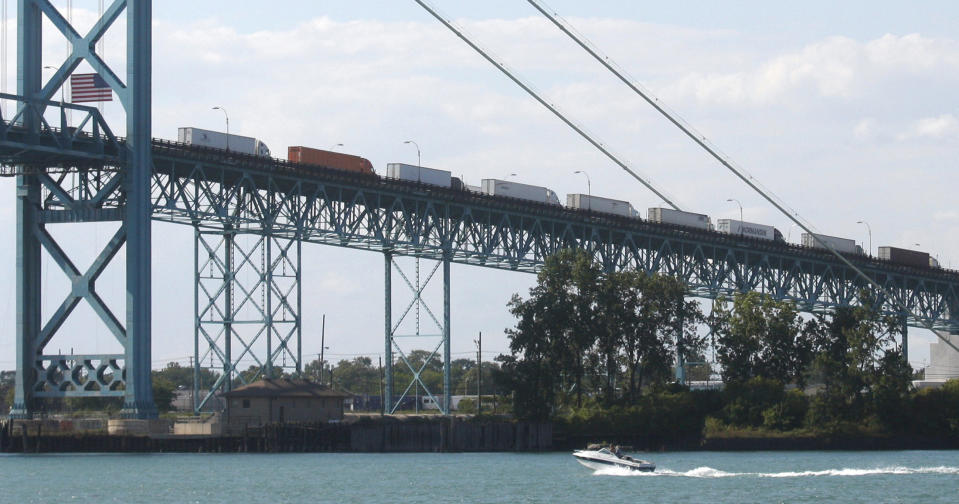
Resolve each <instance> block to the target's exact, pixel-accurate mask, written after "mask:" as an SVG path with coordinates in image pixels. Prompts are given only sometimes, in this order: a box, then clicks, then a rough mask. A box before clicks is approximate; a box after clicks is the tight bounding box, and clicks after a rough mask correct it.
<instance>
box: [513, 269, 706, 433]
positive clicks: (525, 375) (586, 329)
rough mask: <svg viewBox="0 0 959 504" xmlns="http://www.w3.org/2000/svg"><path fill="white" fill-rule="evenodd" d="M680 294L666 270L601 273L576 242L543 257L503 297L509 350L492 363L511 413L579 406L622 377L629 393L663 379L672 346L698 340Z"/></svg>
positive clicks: (692, 313) (689, 304)
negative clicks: (522, 293) (520, 291)
mask: <svg viewBox="0 0 959 504" xmlns="http://www.w3.org/2000/svg"><path fill="white" fill-rule="evenodd" d="M685 294H686V287H685V285H684V284H683V283H682V282H681V281H679V280H676V279H672V278H669V277H665V276H659V275H647V274H645V273H642V272H635V271H625V272H603V270H602V268H601V267H600V265H599V264H597V263H595V262H594V261H592V259H591V257H590V255H589V254H587V253H586V252H583V251H569V250H566V251H561V252H559V253H558V254H556V255H555V256H551V257H549V258H547V260H546V262H545V265H544V267H543V270H542V271H540V273H539V275H538V276H537V284H536V285H535V286H534V287H533V288H531V289H530V290H529V298H527V299H523V298H521V297H519V296H518V295H514V296H513V298H512V299H511V300H510V302H509V304H508V306H509V309H510V312H511V313H512V314H513V316H514V317H516V319H517V323H516V326H515V327H514V328H512V329H509V330H507V335H508V336H509V339H510V351H511V352H512V355H511V356H508V357H507V356H501V358H500V359H499V362H500V363H501V372H502V373H503V379H502V382H503V383H506V384H508V385H509V386H510V387H511V390H512V391H513V392H514V408H515V410H516V413H517V414H518V415H532V416H535V417H537V418H543V417H545V416H548V415H549V412H550V411H551V410H552V408H553V407H554V406H556V405H559V406H569V405H570V404H575V405H576V406H581V405H582V403H583V397H584V394H586V393H590V395H591V396H592V397H594V398H596V399H597V400H600V401H601V402H602V403H603V404H604V405H606V406H610V405H612V404H614V403H616V402H618V401H620V400H622V399H621V396H622V395H623V394H622V393H621V392H620V390H619V388H620V387H621V385H622V384H623V383H624V382H625V387H623V388H625V389H626V393H625V396H626V397H628V398H629V400H634V399H635V398H636V397H637V396H638V394H639V390H640V389H641V387H642V386H643V384H644V383H645V382H647V381H648V382H650V383H656V384H662V383H665V381H666V380H667V379H668V377H669V374H670V373H669V371H670V369H671V365H672V362H673V356H674V355H676V354H677V353H678V354H680V355H682V356H683V357H684V358H686V359H687V360H688V359H689V358H691V357H692V356H694V355H697V354H699V353H701V352H702V350H703V348H704V339H703V338H702V337H700V336H699V335H698V334H697V331H696V328H697V324H698V323H699V322H701V321H702V320H703V315H702V312H701V310H700V309H699V306H698V304H697V303H696V302H694V301H686V299H685ZM623 377H625V378H626V380H623V379H622V378H623Z"/></svg>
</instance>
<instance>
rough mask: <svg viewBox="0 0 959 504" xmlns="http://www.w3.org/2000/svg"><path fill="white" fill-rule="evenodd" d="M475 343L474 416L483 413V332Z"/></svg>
mask: <svg viewBox="0 0 959 504" xmlns="http://www.w3.org/2000/svg"><path fill="white" fill-rule="evenodd" d="M475 343H476V414H477V415H479V414H480V412H482V411H483V331H480V333H479V339H478V340H476V341H475Z"/></svg>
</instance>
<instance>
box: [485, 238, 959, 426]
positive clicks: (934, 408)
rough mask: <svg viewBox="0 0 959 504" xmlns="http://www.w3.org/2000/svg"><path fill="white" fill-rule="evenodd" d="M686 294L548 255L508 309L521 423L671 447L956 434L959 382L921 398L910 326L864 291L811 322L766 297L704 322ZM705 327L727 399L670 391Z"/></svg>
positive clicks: (666, 283) (504, 359)
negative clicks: (732, 436) (706, 441)
mask: <svg viewBox="0 0 959 504" xmlns="http://www.w3.org/2000/svg"><path fill="white" fill-rule="evenodd" d="M686 294H687V293H686V289H685V286H684V285H682V283H681V282H679V281H677V280H675V279H671V278H669V277H665V276H661V275H655V274H646V273H642V272H636V271H623V272H606V271H604V270H603V269H602V268H601V266H600V265H598V264H596V263H594V262H593V261H592V260H591V259H590V257H589V256H588V255H586V254H584V253H582V252H573V251H563V252H561V253H559V254H557V255H556V256H554V257H551V258H548V259H547V261H546V263H545V265H544V268H543V270H542V271H541V272H540V273H539V275H538V277H537V284H536V285H535V286H534V287H532V288H531V289H530V291H529V295H528V297H526V298H522V297H520V296H519V295H514V296H513V298H512V299H511V300H510V302H509V304H508V306H509V308H510V311H511V313H512V314H513V315H514V316H515V317H516V325H515V327H513V328H511V329H509V330H507V336H508V338H509V340H510V351H511V353H510V355H503V356H500V357H499V358H498V361H499V362H500V363H501V365H502V376H501V380H503V381H504V383H505V385H506V388H507V389H508V390H510V391H511V393H512V399H513V407H514V411H515V412H516V414H517V415H518V416H520V417H524V418H530V419H549V418H552V419H556V420H559V421H561V422H566V423H568V424H569V426H570V427H571V428H572V429H574V430H576V429H579V430H581V431H587V430H588V431H597V432H604V431H610V430H612V431H622V432H633V433H635V432H637V431H638V432H655V433H659V434H663V435H664V436H665V437H666V438H674V439H675V438H677V437H684V436H685V437H690V436H693V437H695V436H699V435H701V433H702V432H703V428H704V426H705V425H706V424H707V423H708V425H709V430H711V431H715V432H719V431H724V430H729V429H744V428H745V429H765V430H769V431H788V430H796V429H807V430H813V431H835V430H843V429H846V430H848V429H852V430H857V429H858V430H860V431H862V430H866V431H869V432H873V433H886V434H888V433H906V432H908V433H914V434H930V433H932V432H933V431H935V434H936V435H944V434H945V435H953V436H959V382H955V381H954V382H950V383H949V384H947V386H945V387H943V388H941V389H938V390H923V391H916V390H914V389H913V388H912V385H911V379H912V376H913V371H912V369H911V368H910V366H909V364H908V362H906V360H905V358H904V356H903V352H902V348H901V346H900V343H899V342H900V341H901V337H902V330H903V325H902V323H901V322H900V320H899V319H898V318H895V317H886V316H883V315H882V314H881V313H880V312H879V310H878V308H877V303H876V302H875V300H874V299H873V298H872V297H871V296H870V295H869V293H868V292H863V293H861V294H860V296H859V299H860V303H859V305H858V306H855V307H843V308H837V309H835V310H832V311H830V312H829V313H819V314H816V315H805V316H803V315H801V314H800V312H799V309H798V308H797V306H796V305H795V304H794V303H791V302H788V301H777V300H775V299H773V298H771V297H770V296H768V295H763V294H760V293H745V294H739V295H736V296H734V297H733V298H732V299H719V300H717V301H716V302H715V304H714V306H713V309H712V310H711V312H710V314H709V315H704V314H703V313H702V311H701V309H700V308H699V305H698V304H697V303H695V302H693V301H687V300H686ZM700 324H702V325H703V326H704V327H708V328H709V329H710V337H711V339H712V340H713V342H714V347H715V350H716V361H717V365H718V370H719V372H720V374H721V376H722V380H723V382H724V385H725V386H724V389H723V390H722V391H721V392H720V391H716V390H711V391H690V390H688V389H686V388H684V387H683V386H681V385H680V384H676V383H674V382H675V379H674V375H673V369H674V368H673V364H674V363H675V362H676V359H677V357H678V358H680V359H683V360H685V361H687V362H690V361H702V360H704V359H702V352H703V348H704V346H705V343H706V334H705V333H701V332H699V331H697V326H698V325H700ZM707 373H708V371H707ZM707 419H708V422H707ZM932 426H936V427H935V429H934V428H933V427H932ZM650 429H652V431H650Z"/></svg>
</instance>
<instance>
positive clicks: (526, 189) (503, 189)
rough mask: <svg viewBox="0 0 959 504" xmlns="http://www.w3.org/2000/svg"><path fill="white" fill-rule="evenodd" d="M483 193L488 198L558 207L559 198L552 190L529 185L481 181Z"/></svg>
mask: <svg viewBox="0 0 959 504" xmlns="http://www.w3.org/2000/svg"><path fill="white" fill-rule="evenodd" d="M481 187H482V188H483V192H484V193H486V194H489V195H490V196H505V197H507V198H517V199H523V200H528V201H538V202H540V203H549V204H550V205H560V202H559V198H558V197H557V196H556V193H555V192H553V190H552V189H549V188H547V187H541V186H534V185H529V184H521V183H519V182H514V181H512V180H499V179H483V180H482V186H481Z"/></svg>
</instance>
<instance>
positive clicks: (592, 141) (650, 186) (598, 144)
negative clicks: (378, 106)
mask: <svg viewBox="0 0 959 504" xmlns="http://www.w3.org/2000/svg"><path fill="white" fill-rule="evenodd" d="M414 1H415V2H416V3H418V4H419V5H420V7H422V8H423V9H425V10H426V11H427V12H429V13H430V14H431V15H432V16H433V17H435V18H436V19H437V20H438V21H439V22H440V23H442V24H443V26H445V27H446V28H448V29H449V30H450V31H452V32H453V33H454V34H455V35H456V36H457V37H459V38H460V39H461V40H462V41H463V42H465V43H466V44H467V45H468V46H470V47H471V48H473V50H475V51H476V52H478V53H479V54H480V56H482V57H483V58H485V59H486V61H489V62H490V63H492V64H493V66H495V67H496V68H497V69H499V70H500V71H501V72H503V74H505V75H506V76H507V77H509V78H510V80H512V81H513V82H514V83H515V84H516V85H517V86H519V87H521V88H522V89H523V91H526V92H527V93H529V95H530V96H532V97H533V98H534V99H536V101H538V102H539V103H540V104H541V105H543V106H544V107H546V108H547V109H548V110H549V111H550V112H552V113H553V114H554V115H556V117H558V118H559V119H560V120H561V121H563V122H564V123H566V125H567V126H569V127H570V128H572V129H573V131H575V132H576V133H579V135H580V136H582V137H583V138H584V139H586V141H587V142H589V143H590V144H592V145H593V147H596V148H597V149H599V151H600V152H602V153H603V154H605V155H606V157H608V158H609V159H610V160H612V161H613V162H614V163H616V164H617V165H619V167H620V168H622V169H623V170H625V171H626V173H628V174H630V175H631V176H632V177H633V178H634V179H636V180H638V181H639V182H640V183H641V184H643V185H644V186H646V188H647V189H649V190H650V191H652V192H653V194H655V195H656V196H658V197H659V198H660V199H662V200H663V202H665V203H666V204H668V205H669V206H671V207H673V208H674V209H676V210H679V209H680V208H679V206H677V205H676V203H674V202H673V200H672V199H671V198H669V197H667V196H666V195H665V194H664V193H663V191H661V190H659V189H657V188H656V187H654V186H653V184H652V182H650V181H649V180H647V178H648V177H641V176H639V175H638V174H637V173H636V172H635V171H633V170H632V169H631V168H630V167H629V165H628V164H627V163H626V162H624V161H622V160H621V159H620V158H619V157H618V156H616V155H614V154H613V153H612V152H611V151H610V150H609V149H608V148H607V147H606V145H605V144H604V143H603V142H600V141H598V140H596V139H595V138H594V135H590V134H589V133H587V132H586V130H585V128H583V127H582V126H579V125H578V124H576V123H575V122H573V121H572V120H571V119H569V118H568V117H566V115H565V114H563V113H562V112H560V111H559V109H558V108H557V107H556V106H555V105H553V104H551V103H549V102H547V101H546V100H545V99H543V98H542V97H541V96H540V95H539V93H537V92H536V91H534V90H533V89H532V86H530V85H529V84H527V83H526V82H524V81H523V80H522V79H520V78H519V77H517V75H516V73H515V72H513V71H512V70H510V69H509V68H507V67H506V65H505V64H504V63H501V62H500V61H498V60H497V59H494V58H493V57H491V56H490V52H489V51H486V50H484V49H482V48H481V47H479V45H477V44H476V43H474V42H473V41H472V40H471V39H470V38H469V37H467V36H466V35H465V33H464V31H463V29H462V28H459V27H457V26H456V25H455V24H453V22H452V21H450V20H448V19H446V18H444V17H443V16H441V15H440V14H439V13H438V11H437V9H436V8H435V7H433V6H431V5H430V4H428V3H427V2H426V1H425V0H414Z"/></svg>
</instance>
